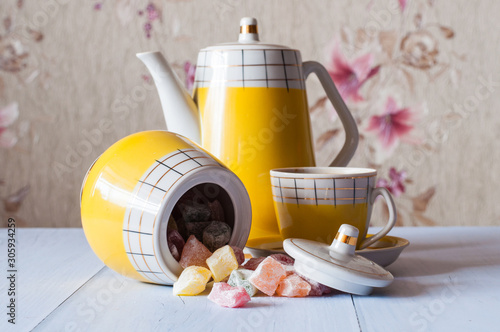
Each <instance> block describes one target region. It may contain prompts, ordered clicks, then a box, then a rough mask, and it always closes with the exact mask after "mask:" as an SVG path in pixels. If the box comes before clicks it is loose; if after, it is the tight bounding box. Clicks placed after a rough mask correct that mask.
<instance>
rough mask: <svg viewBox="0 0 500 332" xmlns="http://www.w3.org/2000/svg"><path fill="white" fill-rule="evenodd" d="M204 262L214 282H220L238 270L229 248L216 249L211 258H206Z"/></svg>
mask: <svg viewBox="0 0 500 332" xmlns="http://www.w3.org/2000/svg"><path fill="white" fill-rule="evenodd" d="M206 262H207V265H208V267H209V268H210V271H212V275H213V277H214V281H215V282H219V281H221V280H222V279H224V278H225V277H227V276H229V275H230V274H231V272H233V270H236V269H237V268H238V261H237V260H236V256H235V255H234V251H233V249H232V248H231V247H230V246H224V247H222V248H219V249H217V250H216V251H215V252H214V253H213V254H212V256H210V257H208V258H207V260H206Z"/></svg>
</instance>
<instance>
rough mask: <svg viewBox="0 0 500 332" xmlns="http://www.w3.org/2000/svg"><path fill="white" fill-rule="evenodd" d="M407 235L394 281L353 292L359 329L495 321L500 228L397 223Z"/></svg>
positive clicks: (491, 325)
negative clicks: (365, 293)
mask: <svg viewBox="0 0 500 332" xmlns="http://www.w3.org/2000/svg"><path fill="white" fill-rule="evenodd" d="M391 235H396V236H402V237H404V238H407V239H408V240H410V242H411V244H410V246H409V247H408V248H407V249H406V250H405V251H404V252H403V254H402V255H401V256H400V258H399V260H398V261H396V262H395V263H394V264H392V265H391V266H389V267H388V269H389V270H390V271H391V272H392V273H393V274H394V276H395V278H396V279H395V281H394V283H393V284H392V285H390V286H389V287H387V288H386V289H382V290H379V291H376V292H375V293H374V294H372V295H371V296H367V297H361V296H354V297H353V298H354V304H355V306H356V310H357V313H358V316H359V320H360V325H361V329H362V330H363V331H474V330H475V331H493V330H498V326H499V325H500V316H499V315H498V311H499V308H500V245H499V242H498V241H499V240H498V239H500V227H483V228H479V227H474V228H472V227H449V228H397V229H395V230H393V231H392V232H391Z"/></svg>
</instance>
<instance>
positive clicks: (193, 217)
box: [179, 201, 211, 223]
mask: <svg viewBox="0 0 500 332" xmlns="http://www.w3.org/2000/svg"><path fill="white" fill-rule="evenodd" d="M179 210H180V211H181V215H182V219H183V220H184V222H186V223H189V222H204V221H208V219H209V218H210V213H211V212H210V208H209V207H208V206H207V205H205V204H200V203H198V202H189V201H183V203H180V204H179Z"/></svg>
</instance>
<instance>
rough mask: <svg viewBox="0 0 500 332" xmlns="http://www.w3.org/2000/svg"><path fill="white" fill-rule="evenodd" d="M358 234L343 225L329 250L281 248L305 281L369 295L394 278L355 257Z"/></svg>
mask: <svg viewBox="0 0 500 332" xmlns="http://www.w3.org/2000/svg"><path fill="white" fill-rule="evenodd" d="M358 234H359V231H358V229H357V228H356V227H354V226H351V225H348V224H343V225H342V226H340V228H339V231H338V233H337V235H336V236H335V239H334V240H333V243H332V244H331V245H330V246H329V245H327V244H323V243H319V242H315V241H310V240H303V239H286V240H285V241H284V242H283V248H284V249H285V251H286V252H287V253H288V254H289V255H290V256H292V257H293V258H295V265H294V266H295V270H296V271H297V272H298V273H300V274H302V275H304V276H305V277H307V278H310V279H312V280H314V281H317V282H319V283H321V284H324V285H327V286H329V287H332V288H335V289H337V290H340V291H343V292H347V293H352V294H357V295H368V294H370V293H371V291H372V290H373V288H374V287H385V286H388V285H389V284H390V283H391V282H392V281H393V280H394V277H393V276H392V274H391V273H390V272H389V271H387V270H385V269H384V268H383V267H381V266H380V265H377V264H375V263H374V262H372V261H370V260H369V259H366V258H364V257H362V256H358V255H356V254H355V249H356V240H357V238H358Z"/></svg>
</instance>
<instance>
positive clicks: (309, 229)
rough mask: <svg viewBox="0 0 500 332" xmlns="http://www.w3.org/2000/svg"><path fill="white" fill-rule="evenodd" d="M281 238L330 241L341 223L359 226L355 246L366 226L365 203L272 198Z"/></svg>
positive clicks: (329, 242)
mask: <svg viewBox="0 0 500 332" xmlns="http://www.w3.org/2000/svg"><path fill="white" fill-rule="evenodd" d="M274 204H275V206H276V211H277V212H276V214H277V217H278V222H279V226H280V229H281V234H282V235H283V237H284V238H301V239H307V240H313V241H318V242H323V243H327V244H331V243H332V241H333V239H334V238H335V235H336V234H337V231H338V229H339V227H340V225H342V224H350V225H353V226H354V227H356V228H358V230H359V237H358V241H357V242H356V247H357V248H358V249H359V247H360V245H361V242H362V241H363V240H364V237H365V235H366V231H367V227H368V222H369V221H368V220H367V214H368V206H367V204H366V203H357V204H356V205H352V204H342V205H337V206H335V205H326V204H325V205H306V204H299V205H297V204H293V203H281V202H276V201H275V202H274Z"/></svg>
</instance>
